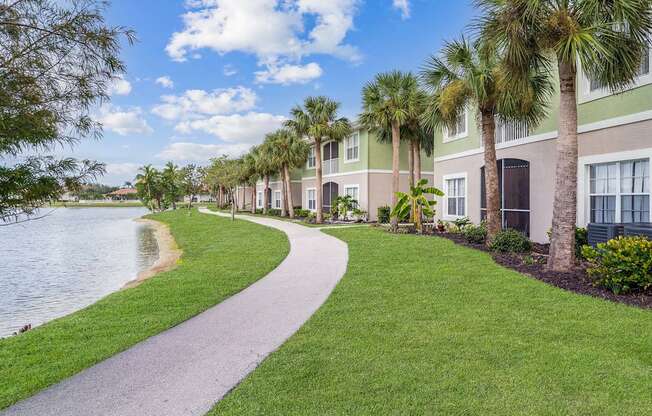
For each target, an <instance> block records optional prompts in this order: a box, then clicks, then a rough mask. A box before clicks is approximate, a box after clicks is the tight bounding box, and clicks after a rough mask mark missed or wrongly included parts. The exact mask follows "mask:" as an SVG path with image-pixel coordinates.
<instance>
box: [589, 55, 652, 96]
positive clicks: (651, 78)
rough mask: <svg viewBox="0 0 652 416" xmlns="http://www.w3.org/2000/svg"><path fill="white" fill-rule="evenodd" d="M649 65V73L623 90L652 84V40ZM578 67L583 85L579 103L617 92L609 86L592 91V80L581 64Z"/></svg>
mask: <svg viewBox="0 0 652 416" xmlns="http://www.w3.org/2000/svg"><path fill="white" fill-rule="evenodd" d="M648 65H649V70H648V73H647V74H645V75H641V76H639V77H637V78H636V80H634V82H633V83H632V84H631V85H629V86H628V87H627V88H626V89H625V90H623V91H622V92H624V91H630V90H633V89H635V88H639V87H642V86H644V85H648V84H652V42H651V43H650V46H649V53H648ZM578 67H579V68H580V72H579V74H580V76H579V78H578V79H580V80H581V82H580V83H579V84H580V85H581V94H580V96H579V100H578V101H579V104H584V103H588V102H590V101H595V100H599V99H600V98H605V97H609V96H612V95H615V94H617V92H616V93H614V92H613V91H611V90H610V89H609V88H601V89H598V90H595V91H591V80H590V79H589V77H588V76H587V75H586V74H585V73H584V71H583V70H582V69H581V67H580V66H579V65H578Z"/></svg>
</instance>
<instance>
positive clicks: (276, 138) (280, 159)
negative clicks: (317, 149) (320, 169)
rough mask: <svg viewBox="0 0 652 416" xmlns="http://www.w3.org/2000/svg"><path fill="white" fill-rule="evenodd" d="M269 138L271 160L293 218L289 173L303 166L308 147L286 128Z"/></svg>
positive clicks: (306, 157)
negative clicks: (281, 183) (281, 181)
mask: <svg viewBox="0 0 652 416" xmlns="http://www.w3.org/2000/svg"><path fill="white" fill-rule="evenodd" d="M271 138H272V139H271V141H270V146H271V150H272V158H273V159H274V161H275V163H276V165H278V166H279V168H280V172H281V177H282V179H283V182H284V189H285V192H283V193H284V199H286V201H287V206H288V211H289V214H290V218H294V200H293V199H292V178H291V171H292V170H294V169H296V168H299V167H301V166H303V165H305V163H306V160H307V159H308V153H309V152H310V145H309V144H308V143H307V142H306V141H305V140H303V139H301V138H299V136H297V135H296V133H295V132H294V131H293V130H290V129H287V128H285V129H279V130H277V131H275V132H274V133H273V134H272V136H271Z"/></svg>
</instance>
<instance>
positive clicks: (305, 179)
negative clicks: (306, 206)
mask: <svg viewBox="0 0 652 416" xmlns="http://www.w3.org/2000/svg"><path fill="white" fill-rule="evenodd" d="M369 173H386V174H389V175H391V174H392V170H391V169H365V170H356V171H351V172H340V173H331V174H330V175H322V178H338V177H342V176H347V175H361V174H369ZM409 173H410V172H409V171H407V170H402V171H399V175H408V174H409ZM434 174H435V172H426V171H422V172H421V175H423V176H428V175H429V176H433V175H434ZM314 179H316V176H308V177H304V178H301V180H302V181H309V180H314Z"/></svg>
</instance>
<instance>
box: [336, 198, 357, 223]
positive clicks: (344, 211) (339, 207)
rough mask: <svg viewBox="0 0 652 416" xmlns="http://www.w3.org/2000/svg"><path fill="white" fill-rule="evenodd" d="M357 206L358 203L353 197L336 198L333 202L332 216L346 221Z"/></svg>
mask: <svg viewBox="0 0 652 416" xmlns="http://www.w3.org/2000/svg"><path fill="white" fill-rule="evenodd" d="M357 206H358V201H356V200H355V199H353V197H352V196H351V195H341V196H338V197H337V198H335V200H334V201H333V209H332V211H331V214H333V216H334V217H337V218H340V217H341V218H342V220H344V221H346V220H347V218H348V216H349V212H352V211H353V209H355V208H356V207H357Z"/></svg>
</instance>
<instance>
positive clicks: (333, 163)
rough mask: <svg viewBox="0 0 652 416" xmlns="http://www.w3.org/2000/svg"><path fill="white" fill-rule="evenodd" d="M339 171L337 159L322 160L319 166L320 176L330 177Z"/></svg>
mask: <svg viewBox="0 0 652 416" xmlns="http://www.w3.org/2000/svg"><path fill="white" fill-rule="evenodd" d="M339 171H340V165H339V159H330V160H324V161H323V162H322V164H321V173H322V175H330V174H333V173H338V172H339Z"/></svg>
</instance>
